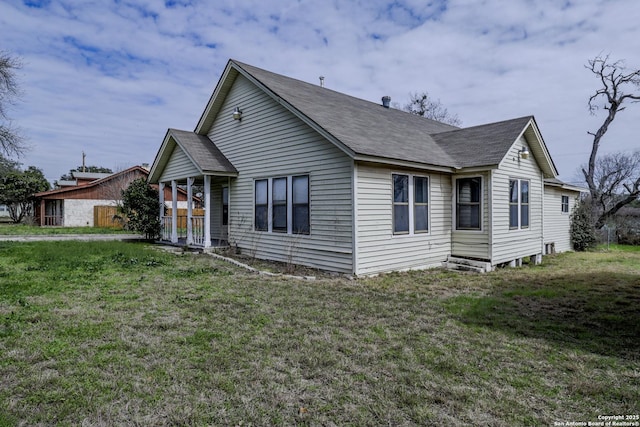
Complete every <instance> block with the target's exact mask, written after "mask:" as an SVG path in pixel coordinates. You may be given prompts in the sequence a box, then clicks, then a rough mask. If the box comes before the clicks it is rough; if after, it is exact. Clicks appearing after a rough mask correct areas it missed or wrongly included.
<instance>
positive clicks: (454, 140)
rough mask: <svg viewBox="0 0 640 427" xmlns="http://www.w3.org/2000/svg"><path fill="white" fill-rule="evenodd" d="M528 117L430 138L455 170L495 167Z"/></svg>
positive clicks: (443, 133) (521, 129)
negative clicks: (453, 160) (459, 168)
mask: <svg viewBox="0 0 640 427" xmlns="http://www.w3.org/2000/svg"><path fill="white" fill-rule="evenodd" d="M531 119H532V116H526V117H520V118H517V119H512V120H505V121H502V122H497V123H489V124H486V125H480V126H473V127H469V128H464V129H457V130H453V131H449V132H441V133H437V134H434V135H431V136H432V138H433V139H434V140H435V141H436V143H437V144H438V145H440V146H441V147H442V148H443V149H444V150H445V151H446V152H447V153H448V154H449V155H450V156H451V158H453V159H455V162H456V166H457V167H474V166H489V165H497V164H498V163H500V161H501V160H502V159H503V158H504V156H505V154H506V153H507V151H508V150H509V148H511V146H512V145H513V143H514V142H515V140H516V138H518V136H519V135H520V134H521V133H522V131H523V130H524V128H525V126H526V125H527V124H528V123H529V121H530V120H531Z"/></svg>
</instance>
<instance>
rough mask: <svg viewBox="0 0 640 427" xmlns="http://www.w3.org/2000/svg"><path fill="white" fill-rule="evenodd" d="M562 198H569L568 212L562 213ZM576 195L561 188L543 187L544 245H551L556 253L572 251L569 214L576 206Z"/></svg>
mask: <svg viewBox="0 0 640 427" xmlns="http://www.w3.org/2000/svg"><path fill="white" fill-rule="evenodd" d="M562 196H567V197H568V198H569V212H567V213H565V212H562V209H561V205H562ZM577 196H578V193H576V192H574V191H567V190H563V189H561V188H557V187H552V186H545V187H544V243H545V244H550V243H553V244H554V247H555V251H556V252H566V251H570V250H572V247H571V234H570V231H569V228H570V224H571V212H572V211H573V208H574V207H575V205H576V198H577Z"/></svg>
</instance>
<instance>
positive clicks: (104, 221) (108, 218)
mask: <svg viewBox="0 0 640 427" xmlns="http://www.w3.org/2000/svg"><path fill="white" fill-rule="evenodd" d="M116 215H118V208H117V206H94V207H93V226H94V227H101V228H118V229H122V228H123V226H124V221H122V220H120V219H117V218H116V219H114V217H115V216H116Z"/></svg>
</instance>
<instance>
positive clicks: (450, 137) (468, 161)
mask: <svg viewBox="0 0 640 427" xmlns="http://www.w3.org/2000/svg"><path fill="white" fill-rule="evenodd" d="M238 75H243V76H244V77H246V78H247V79H248V80H249V81H251V82H252V83H253V84H255V85H256V86H257V87H258V88H259V89H261V90H262V91H263V92H265V93H266V94H268V95H269V96H271V97H272V98H273V99H274V100H276V101H277V102H278V103H279V104H281V105H283V106H284V107H285V108H287V109H288V110H289V111H291V112H292V113H293V114H294V115H296V116H297V117H298V118H300V119H301V120H302V121H304V122H305V123H307V124H308V125H309V126H311V127H312V128H313V129H315V130H316V131H318V132H319V133H320V134H321V135H323V136H324V137H325V138H327V139H328V140H329V141H331V142H333V143H334V144H335V145H336V146H338V147H339V148H341V149H342V150H343V151H344V152H346V153H347V154H348V155H349V156H351V157H352V158H354V159H356V160H373V161H384V162H387V163H398V164H404V163H403V162H405V163H406V164H413V165H422V166H423V167H426V168H429V167H439V168H444V169H445V170H449V171H454V170H455V169H461V168H468V167H487V168H491V167H497V166H498V165H499V164H500V162H501V161H502V160H503V159H504V157H505V156H506V154H507V153H508V151H509V149H510V148H511V147H512V146H513V144H514V143H515V142H516V141H517V140H518V138H519V137H520V136H522V135H523V134H524V135H525V137H526V139H527V141H528V142H529V143H530V144H531V145H532V152H533V155H534V156H535V158H536V160H537V161H538V163H539V164H540V166H541V169H542V170H543V171H544V173H545V176H547V177H552V176H557V170H556V168H555V165H554V164H553V161H552V160H551V157H550V156H549V153H548V150H547V149H546V146H545V145H544V142H543V141H542V137H541V136H540V133H539V131H538V129H537V126H536V124H535V120H534V119H533V117H532V116H526V117H520V118H517V119H512V120H506V121H501V122H496V123H490V124H485V125H480V126H473V127H469V128H462V129H461V128H457V127H455V126H451V125H448V124H445V123H441V122H437V121H435V120H430V119H426V118H424V117H420V116H417V115H414V114H410V113H407V112H405V111H401V110H397V109H392V108H385V107H383V106H382V105H381V104H376V103H373V102H369V101H365V100H362V99H358V98H354V97H352V96H349V95H345V94H342V93H339V92H336V91H333V90H331V89H328V88H324V87H321V86H319V85H315V84H310V83H306V82H303V81H300V80H296V79H293V78H290V77H286V76H282V75H279V74H276V73H272V72H270V71H267V70H263V69H260V68H257V67H254V66H251V65H248V64H243V63H241V62H238V61H234V60H229V62H228V63H227V66H226V68H225V70H224V72H223V74H222V76H221V78H220V80H219V82H218V84H217V85H216V88H215V90H214V92H213V94H212V96H211V98H210V99H209V102H208V104H207V107H206V108H205V110H204V112H203V114H202V116H201V117H200V120H199V121H198V124H197V126H196V129H195V133H196V134H198V135H201V136H204V135H206V134H207V133H208V132H209V131H210V129H211V126H212V124H213V122H214V120H215V118H216V115H217V114H218V113H219V111H220V108H221V107H222V105H223V103H224V100H225V97H226V96H227V94H228V93H229V90H230V89H231V87H232V86H233V84H234V82H235V81H236V79H237V77H238ZM240 108H242V106H240Z"/></svg>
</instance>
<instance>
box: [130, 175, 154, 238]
mask: <svg viewBox="0 0 640 427" xmlns="http://www.w3.org/2000/svg"><path fill="white" fill-rule="evenodd" d="M122 212H123V213H124V214H125V215H126V217H127V223H126V224H125V228H126V229H127V230H132V231H136V232H138V233H140V234H144V235H145V237H146V238H147V239H155V238H157V237H159V236H160V214H159V212H160V199H159V196H158V190H156V189H155V188H153V187H151V186H150V185H149V184H148V183H147V180H146V178H138V179H136V180H134V181H132V182H131V184H129V186H128V187H127V189H126V190H123V191H122Z"/></svg>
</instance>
